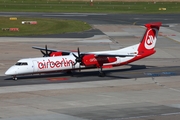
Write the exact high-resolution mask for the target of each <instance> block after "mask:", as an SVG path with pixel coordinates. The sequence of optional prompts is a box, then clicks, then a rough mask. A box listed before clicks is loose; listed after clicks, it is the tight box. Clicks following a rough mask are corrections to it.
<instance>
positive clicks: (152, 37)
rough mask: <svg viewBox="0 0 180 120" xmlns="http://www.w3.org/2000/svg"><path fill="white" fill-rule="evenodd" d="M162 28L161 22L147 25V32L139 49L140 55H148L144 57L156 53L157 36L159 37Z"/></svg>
mask: <svg viewBox="0 0 180 120" xmlns="http://www.w3.org/2000/svg"><path fill="white" fill-rule="evenodd" d="M160 26H161V22H155V23H148V24H146V25H145V27H146V28H147V30H146V32H145V34H144V36H143V39H142V41H141V42H140V45H139V47H138V52H139V55H143V54H144V53H146V54H144V55H145V56H149V55H151V54H153V53H155V50H154V47H155V44H156V40H157V35H158V31H159V28H160Z"/></svg>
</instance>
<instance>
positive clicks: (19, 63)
mask: <svg viewBox="0 0 180 120" xmlns="http://www.w3.org/2000/svg"><path fill="white" fill-rule="evenodd" d="M15 65H18V66H23V65H28V63H27V62H17V63H16V64H15Z"/></svg>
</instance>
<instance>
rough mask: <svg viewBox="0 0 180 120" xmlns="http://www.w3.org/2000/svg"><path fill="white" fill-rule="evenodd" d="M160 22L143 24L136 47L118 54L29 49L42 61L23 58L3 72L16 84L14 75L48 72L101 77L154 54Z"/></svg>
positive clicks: (113, 51) (118, 51) (123, 49)
mask: <svg viewBox="0 0 180 120" xmlns="http://www.w3.org/2000/svg"><path fill="white" fill-rule="evenodd" d="M160 26H161V22H154V23H148V24H145V27H146V31H145V33H144V36H143V38H142V40H141V41H140V43H138V44H135V45H132V46H129V47H125V48H122V49H118V50H109V51H97V52H80V50H79V48H78V49H77V51H76V52H72V51H63V50H55V49H49V48H47V45H46V46H45V48H43V47H36V46H33V47H32V48H34V49H38V50H40V51H41V53H42V54H43V57H38V58H26V59H21V60H19V61H17V63H16V64H15V65H13V66H11V67H10V68H9V69H8V70H7V71H6V72H5V74H6V75H9V76H12V78H13V79H14V80H17V76H18V75H26V74H41V73H49V72H51V73H52V72H61V71H71V70H77V69H84V68H92V67H94V68H99V76H104V75H105V74H104V72H103V68H112V67H117V66H121V65H126V64H129V63H131V62H134V61H136V60H139V59H142V58H145V57H147V56H150V55H152V54H154V53H155V52H156V50H155V49H154V48H155V44H156V40H157V35H158V31H159V29H160Z"/></svg>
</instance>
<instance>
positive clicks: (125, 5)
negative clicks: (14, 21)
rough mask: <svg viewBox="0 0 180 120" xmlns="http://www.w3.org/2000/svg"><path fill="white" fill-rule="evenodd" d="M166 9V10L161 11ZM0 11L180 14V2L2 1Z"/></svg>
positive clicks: (0, 1)
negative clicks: (91, 4)
mask: <svg viewBox="0 0 180 120" xmlns="http://www.w3.org/2000/svg"><path fill="white" fill-rule="evenodd" d="M159 8H166V10H159ZM0 11H1V12H5V11H6V12H7V11H9V12H10V11H11V12H12V11H13V12H15V11H21V12H80V13H180V2H112V1H109V2H107V1H104V2H103V1H102V2H94V4H93V6H90V2H75V1H72V2H70V1H67V2H66V1H65V2H64V1H61V0H0Z"/></svg>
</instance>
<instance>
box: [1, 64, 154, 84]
mask: <svg viewBox="0 0 180 120" xmlns="http://www.w3.org/2000/svg"><path fill="white" fill-rule="evenodd" d="M128 66H130V68H121V69H115V70H114V69H113V70H112V69H104V70H103V72H104V73H105V76H104V77H99V71H98V69H94V70H92V71H83V70H82V71H80V72H79V71H75V72H72V73H47V74H41V75H37V74H35V75H24V76H18V81H19V80H23V79H40V78H55V77H65V78H68V79H73V78H84V77H86V78H87V77H99V78H101V79H106V78H108V79H109V78H114V79H115V78H121V79H129V78H131V77H123V76H122V75H121V72H127V71H133V70H142V69H148V68H149V67H155V66H146V65H132V64H129V65H128ZM4 80H12V77H8V78H5V79H4ZM91 80H92V79H91ZM95 80H97V79H95ZM92 81H93V80H92Z"/></svg>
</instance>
